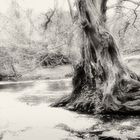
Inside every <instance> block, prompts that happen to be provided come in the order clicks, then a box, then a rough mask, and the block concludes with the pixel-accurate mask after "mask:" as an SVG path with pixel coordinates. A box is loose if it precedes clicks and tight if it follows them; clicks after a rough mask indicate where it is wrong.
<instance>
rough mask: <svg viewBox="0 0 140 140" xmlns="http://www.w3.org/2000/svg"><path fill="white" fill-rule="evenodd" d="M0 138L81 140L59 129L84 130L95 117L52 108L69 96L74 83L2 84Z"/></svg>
mask: <svg viewBox="0 0 140 140" xmlns="http://www.w3.org/2000/svg"><path fill="white" fill-rule="evenodd" d="M0 89H1V90H0V139H2V140H64V139H67V138H69V139H71V140H79V138H77V137H75V136H74V135H71V134H70V133H69V132H67V131H65V130H63V129H60V128H59V127H57V126H59V125H60V124H65V125H67V126H69V127H71V128H73V129H76V130H79V131H81V130H83V129H86V128H89V127H91V126H92V125H93V124H95V123H96V119H94V118H93V117H90V116H89V117H87V115H80V114H77V113H74V112H70V111H67V110H65V109H62V108H51V107H50V106H49V105H50V104H51V103H52V102H54V101H55V100H57V99H58V98H60V97H61V96H63V95H66V94H70V93H71V90H72V86H71V80H70V79H67V80H66V79H65V80H48V81H45V80H44V81H37V82H33V81H29V82H21V83H20V82H17V83H15V82H14V83H9V82H4V83H1V84H0Z"/></svg>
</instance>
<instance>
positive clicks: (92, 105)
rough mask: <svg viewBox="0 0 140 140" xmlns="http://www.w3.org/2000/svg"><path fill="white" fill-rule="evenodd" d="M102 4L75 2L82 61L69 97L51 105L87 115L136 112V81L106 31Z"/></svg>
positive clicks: (139, 99)
mask: <svg viewBox="0 0 140 140" xmlns="http://www.w3.org/2000/svg"><path fill="white" fill-rule="evenodd" d="M106 3H107V0H77V10H78V12H79V20H80V22H81V25H82V31H83V32H81V33H82V35H81V37H83V45H82V47H81V48H82V58H83V60H82V61H81V63H80V64H78V65H77V67H76V68H75V75H74V78H73V92H72V94H71V96H69V97H64V98H63V99H61V100H59V101H58V102H57V103H55V104H54V106H66V107H68V108H70V109H73V110H77V111H82V112H87V113H93V112H104V111H105V112H126V111H129V112H130V111H140V82H139V80H140V79H139V77H138V76H137V75H136V74H135V73H134V72H131V71H130V70H129V69H128V68H127V67H126V66H125V65H124V64H123V63H122V61H121V56H120V53H119V50H118V47H117V45H116V43H115V40H114V38H113V37H112V35H111V34H110V33H109V31H108V30H107V29H106V26H105V22H106Z"/></svg>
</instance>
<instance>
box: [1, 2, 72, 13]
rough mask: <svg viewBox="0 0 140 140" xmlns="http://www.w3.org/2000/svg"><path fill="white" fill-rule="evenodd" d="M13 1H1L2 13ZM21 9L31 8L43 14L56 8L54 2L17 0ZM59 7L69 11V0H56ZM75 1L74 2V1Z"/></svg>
mask: <svg viewBox="0 0 140 140" xmlns="http://www.w3.org/2000/svg"><path fill="white" fill-rule="evenodd" d="M11 1H12V0H0V12H2V13H5V12H6V11H7V8H8V7H9V5H10V3H11ZM16 1H17V2H18V3H19V4H20V6H21V7H23V8H31V9H33V10H35V11H36V12H43V11H46V10H48V9H50V8H53V7H54V0H16ZM56 1H58V3H59V4H57V6H58V7H59V8H62V9H64V10H68V4H67V0H56ZM72 1H73V0H72Z"/></svg>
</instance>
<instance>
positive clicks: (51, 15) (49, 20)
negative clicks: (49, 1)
mask: <svg viewBox="0 0 140 140" xmlns="http://www.w3.org/2000/svg"><path fill="white" fill-rule="evenodd" d="M55 10H56V9H54V10H53V11H52V12H51V14H50V15H48V14H47V13H46V14H45V16H46V18H47V21H46V22H45V24H44V28H45V30H47V28H48V24H49V23H50V22H51V19H52V17H53V15H54V13H55Z"/></svg>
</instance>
